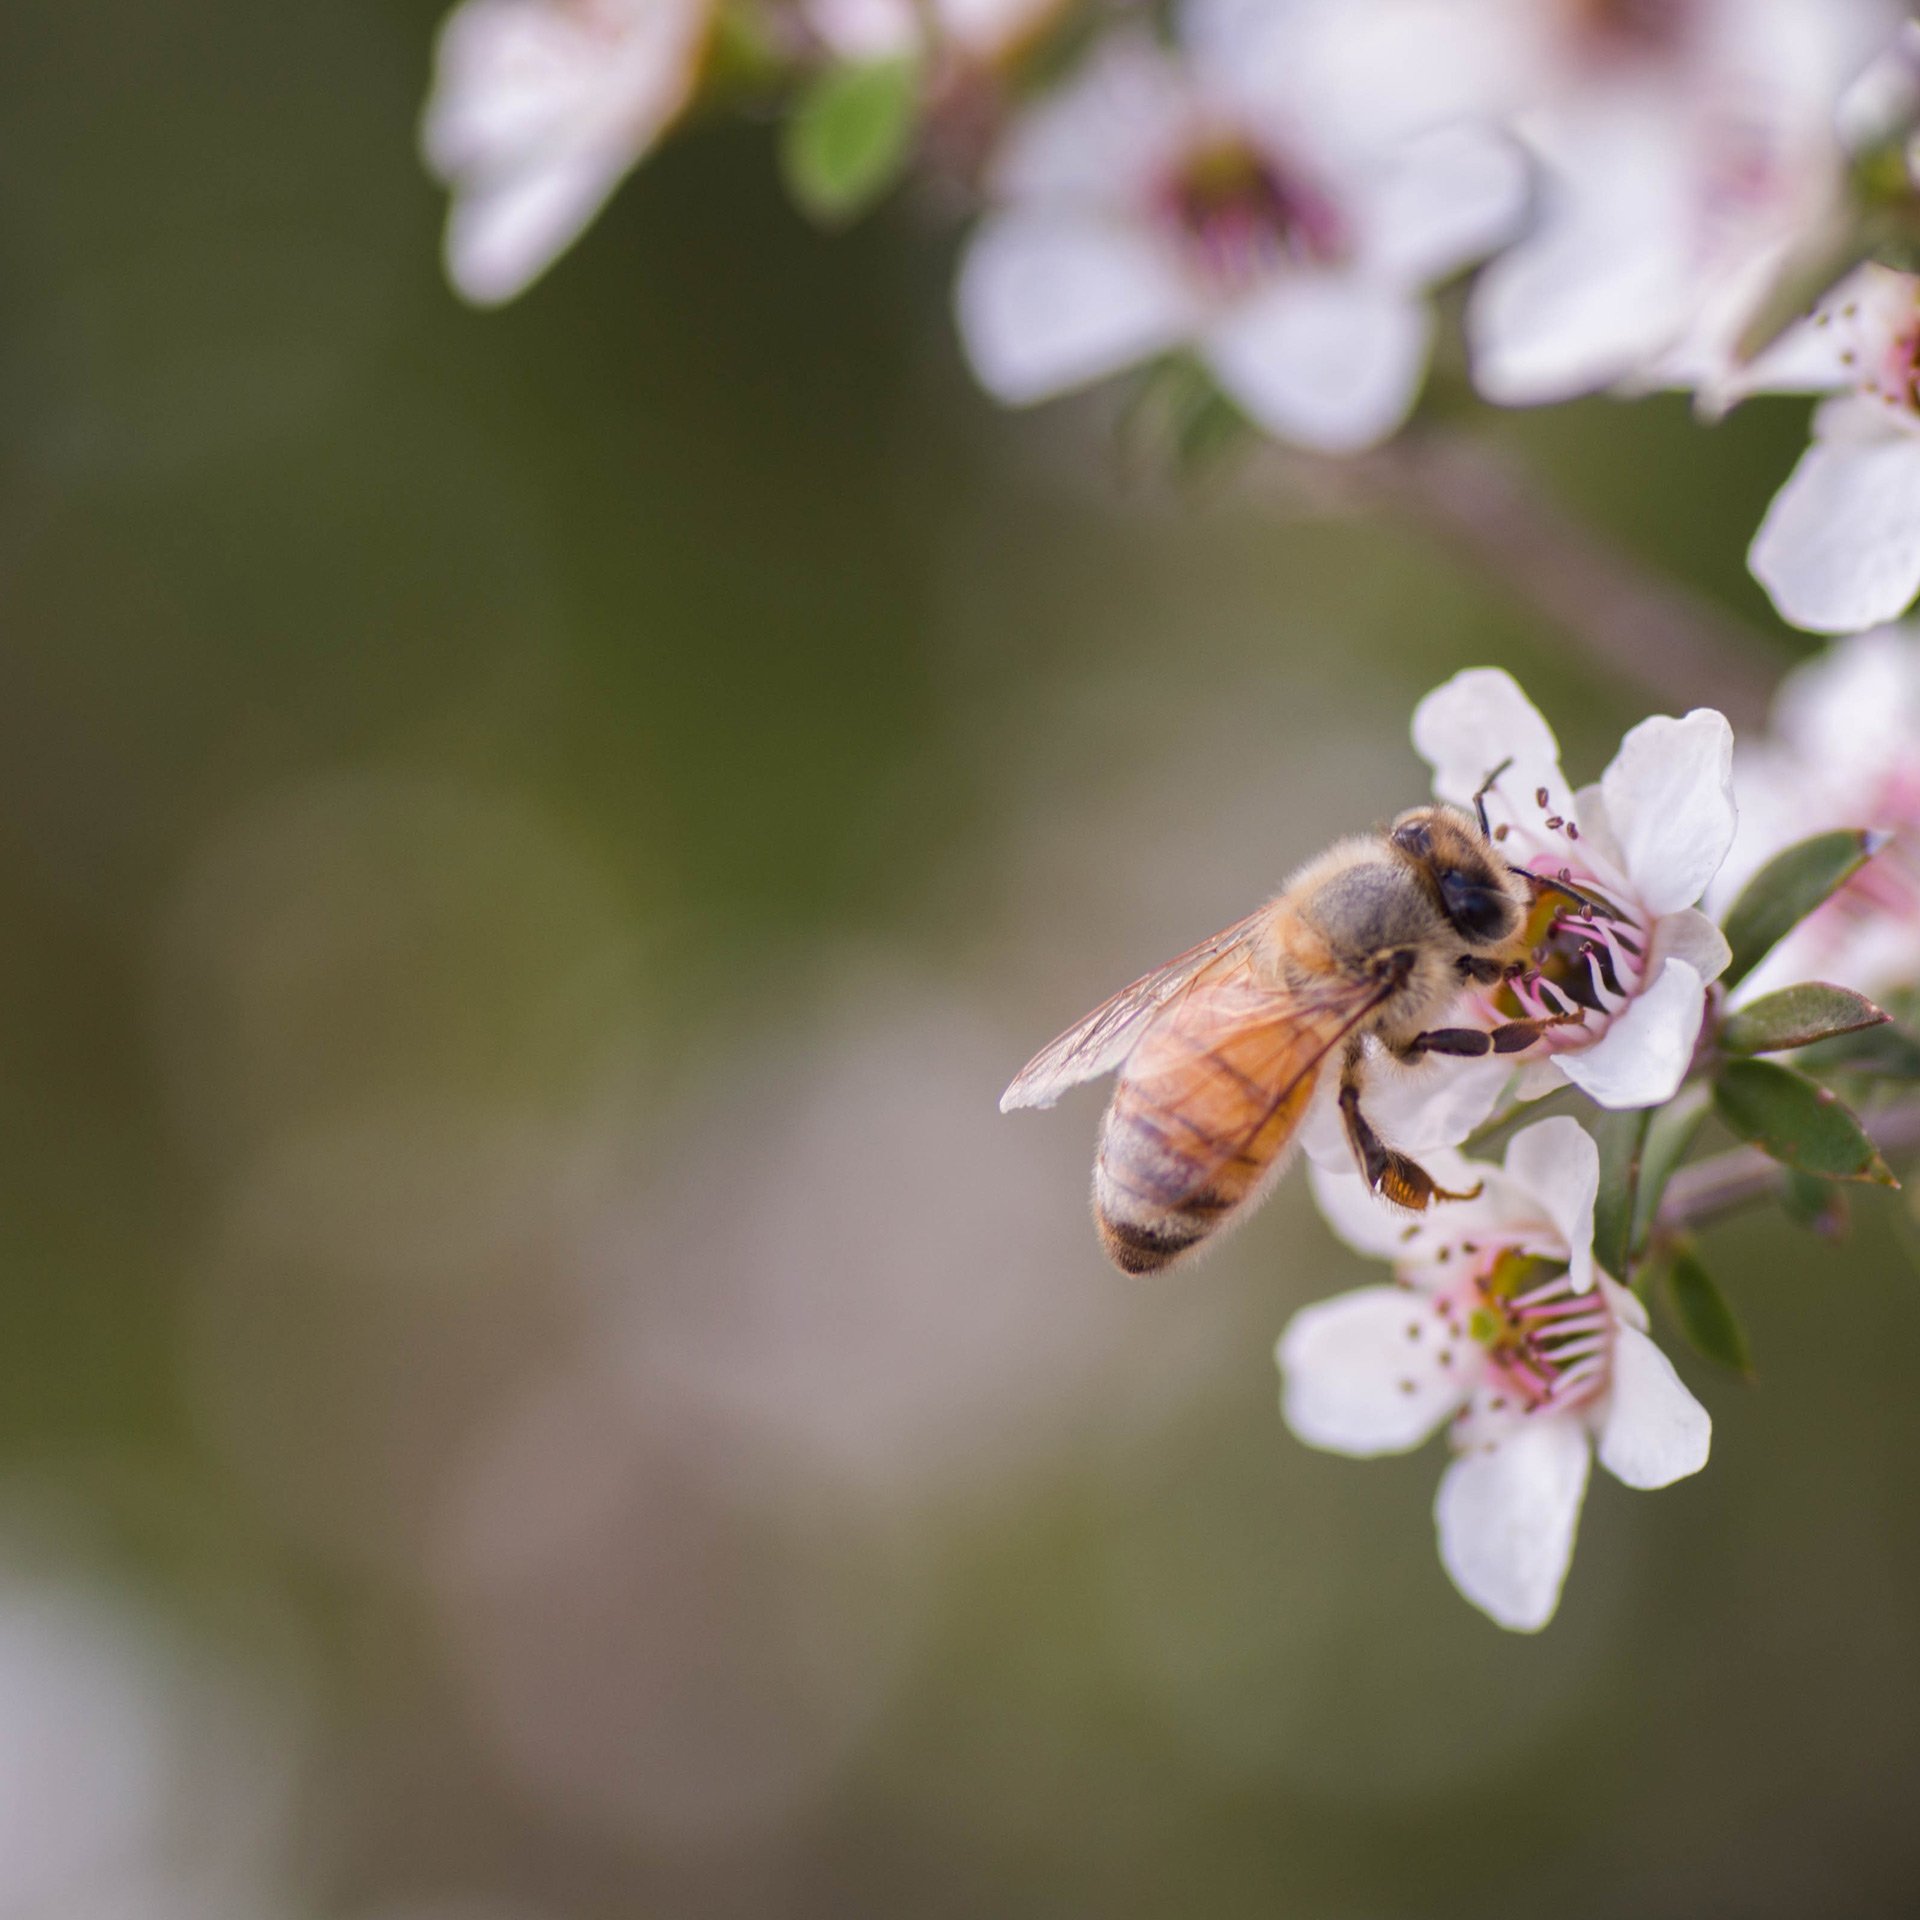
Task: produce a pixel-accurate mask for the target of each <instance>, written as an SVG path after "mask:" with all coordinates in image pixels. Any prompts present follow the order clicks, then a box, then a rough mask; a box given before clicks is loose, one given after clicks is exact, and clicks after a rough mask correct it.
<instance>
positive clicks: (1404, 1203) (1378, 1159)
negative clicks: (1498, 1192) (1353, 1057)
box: [1340, 1066, 1480, 1213]
mask: <svg viewBox="0 0 1920 1920" xmlns="http://www.w3.org/2000/svg"><path fill="white" fill-rule="evenodd" d="M1340 1118H1341V1119H1342V1120H1343V1121H1344V1122H1345V1123H1346V1128H1347V1143H1348V1145H1350V1146H1351V1147H1352V1148H1353V1157H1354V1159H1355V1160H1357V1161H1358V1162H1359V1163H1360V1171H1361V1173H1362V1174H1363V1175H1364V1176H1365V1178H1366V1182H1367V1185H1368V1186H1369V1187H1370V1188H1371V1189H1372V1190H1373V1191H1374V1192H1375V1193H1377V1194H1379V1195H1380V1196H1381V1197H1382V1198H1383V1199H1386V1200H1391V1201H1392V1202H1393V1204H1394V1205H1395V1206H1396V1207H1405V1208H1407V1209H1408V1211H1409V1212H1412V1213H1425V1212H1426V1210H1427V1209H1428V1208H1429V1207H1430V1206H1432V1204H1433V1203H1434V1202H1435V1201H1436V1200H1471V1199H1473V1198H1474V1196H1475V1195H1476V1194H1478V1193H1479V1191H1480V1185H1479V1183H1478V1182H1476V1183H1475V1184H1474V1185H1473V1186H1472V1187H1471V1188H1470V1189H1469V1190H1468V1191H1467V1192H1465V1193H1454V1192H1451V1191H1450V1190H1449V1189H1448V1188H1446V1187H1443V1186H1440V1185H1439V1184H1438V1183H1437V1182H1436V1181H1435V1180H1434V1177H1433V1175H1432V1174H1430V1173H1429V1172H1428V1171H1427V1170H1426V1168H1425V1167H1423V1166H1421V1165H1420V1163H1419V1162H1418V1161H1417V1160H1410V1159H1408V1157H1407V1156H1406V1155H1405V1154H1404V1153H1398V1152H1396V1151H1395V1150H1394V1149H1393V1148H1392V1147H1390V1146H1388V1145H1387V1143H1386V1142H1385V1141H1384V1140H1382V1139H1381V1138H1380V1136H1379V1135H1378V1134H1377V1133H1375V1132H1374V1130H1373V1128H1372V1126H1371V1125H1370V1124H1369V1123H1368V1120H1367V1116H1366V1115H1365V1114H1364V1113H1362V1112H1361V1111H1360V1085H1359V1082H1358V1081H1357V1080H1356V1079H1355V1078H1354V1076H1353V1068H1352V1067H1351V1066H1349V1068H1348V1070H1347V1072H1346V1073H1345V1074H1343V1075H1342V1076H1341V1080H1340Z"/></svg>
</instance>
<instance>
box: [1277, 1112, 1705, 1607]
mask: <svg viewBox="0 0 1920 1920" xmlns="http://www.w3.org/2000/svg"><path fill="white" fill-rule="evenodd" d="M1432 1170H1433V1172H1434V1173H1435V1174H1436V1175H1437V1176H1438V1177H1439V1178H1440V1179H1441V1180H1442V1181H1443V1182H1444V1183H1445V1184H1446V1185H1448V1186H1454V1187H1461V1188H1467V1187H1471V1186H1473V1185H1474V1184H1475V1183H1479V1185H1480V1192H1479V1194H1478V1196H1477V1197H1476V1198H1474V1199H1471V1200H1465V1201H1459V1202H1456V1203H1453V1204H1450V1205H1448V1206H1445V1207H1441V1208H1436V1209H1435V1210H1434V1211H1433V1212H1431V1213H1428V1214H1424V1215H1420V1216H1418V1217H1416V1218H1414V1219H1411V1220H1409V1218H1408V1217H1407V1215H1406V1214H1405V1213H1404V1212H1403V1211H1401V1210H1399V1209H1397V1208H1394V1207H1391V1206H1389V1205H1387V1204H1386V1203H1385V1202H1383V1201H1381V1200H1379V1199H1377V1198H1375V1197H1374V1196H1373V1195H1372V1194H1370V1193H1369V1192H1368V1191H1367V1188H1366V1183H1365V1182H1364V1181H1363V1180H1361V1179H1360V1178H1359V1177H1358V1175H1356V1174H1353V1173H1329V1172H1327V1171H1326V1170H1325V1169H1323V1168H1320V1167H1317V1166H1316V1167H1315V1168H1314V1169H1313V1173H1312V1179H1313V1188H1314V1193H1315V1195H1316V1197H1317V1198H1318V1199H1319V1201H1320V1205H1321V1209H1322V1211H1323V1212H1324V1213H1325V1214H1326V1216H1327V1219H1328V1221H1329V1222H1330V1223H1331V1225H1332V1226H1333V1229H1334V1231H1335V1232H1336V1233H1338V1234H1339V1235H1340V1236H1341V1238H1342V1239H1344V1240H1345V1241H1346V1242H1347V1243H1348V1245H1350V1246H1352V1247H1353V1248H1355V1249H1356V1250H1357V1251H1359V1252H1361V1253H1365V1254H1369V1255H1373V1256H1376V1257H1378V1258H1381V1259H1386V1260H1391V1261H1392V1262H1393V1265H1394V1274H1395V1281H1396V1284H1395V1285H1392V1286H1377V1287H1363V1288H1360V1289H1358V1290H1357V1291H1355V1292H1352V1293H1346V1294H1341V1295H1339V1296H1337V1297H1336V1298H1334V1299H1331V1300H1325V1301H1321V1302H1320V1303H1319V1304H1318V1305H1315V1306H1311V1307H1306V1308H1303V1309H1302V1310H1301V1311H1300V1312H1299V1313H1297V1314H1295V1315H1294V1317H1293V1319H1292V1321H1291V1322H1290V1323H1289V1324H1288V1326H1287V1329H1286V1332H1285V1333H1284V1334H1283V1335H1282V1336H1281V1339H1280V1343H1279V1348H1278V1353H1277V1358H1278V1360H1279V1365H1280V1370H1281V1375H1282V1383H1283V1390H1282V1401H1281V1405H1282V1411H1283V1412H1284V1414H1285V1416H1286V1420H1287V1424H1288V1425H1289V1426H1290V1427H1291V1428H1292V1429H1293V1431H1294V1433H1295V1434H1297V1435H1298V1436H1299V1438H1301V1439H1302V1440H1304V1441H1306V1442H1307V1444H1308V1445H1310V1446H1315V1447H1323V1448H1326V1449H1328V1450H1330V1451H1332V1452H1336V1453H1348V1454H1354V1455H1358V1456H1360V1457H1363V1458H1365V1457H1372V1456H1375V1455H1379V1454H1390V1453H1405V1452H1408V1451H1410V1450H1411V1449H1413V1448H1415V1447H1417V1446H1419V1445H1421V1443H1422V1442H1424V1441H1425V1440H1426V1439H1427V1438H1428V1436H1429V1435H1430V1434H1432V1433H1433V1432H1435V1431H1436V1430H1437V1429H1438V1428H1439V1427H1440V1426H1441V1425H1442V1424H1443V1423H1449V1424H1448V1427H1447V1437H1448V1443H1449V1445H1450V1447H1451V1449H1452V1451H1453V1454H1454V1459H1453V1462H1452V1464H1451V1465H1450V1466H1449V1467H1448V1468H1447V1470H1446V1472H1445V1474H1444V1475H1443V1476H1442V1478H1441V1482H1440V1491H1439V1495H1438V1498H1437V1500H1436V1502H1435V1506H1434V1518H1435V1521H1436V1523H1437V1526H1438V1529H1439V1538H1440V1558H1441V1561H1442V1563H1443V1564H1444V1566H1445V1567H1446V1570H1447V1572H1448V1574H1449V1576H1450V1577H1451V1578H1452V1580H1453V1582H1454V1584H1455V1585H1456V1586H1457V1587H1458V1588H1459V1589H1460V1591H1461V1592H1462V1593H1463V1594H1464V1595H1465V1596H1466V1597H1467V1598H1468V1599H1469V1600H1471V1601H1472V1602H1473V1604H1474V1605H1475V1606H1477V1607H1479V1608H1481V1609H1482V1611H1484V1612H1485V1613H1487V1614H1488V1615H1490V1616H1491V1617H1492V1618H1493V1619H1494V1620H1496V1621H1498V1622H1499V1624H1500V1625H1501V1626H1503V1627H1509V1628H1513V1629H1515V1630H1518V1631H1521V1632H1532V1631H1534V1630H1536V1629H1538V1628H1540V1627H1543V1626H1545V1625H1546V1623H1547V1621H1548V1620H1549V1619H1551V1618H1552V1616H1553V1612H1554V1609H1555V1608H1556V1606H1557V1605H1558V1604H1559V1599H1560V1589H1561V1586H1562V1584H1563V1582H1564V1581H1565V1579H1566V1574H1567V1567H1568V1565H1569V1563H1570V1561H1571V1559H1572V1556H1573V1541H1574V1534H1575V1531H1576V1529H1577V1527H1578V1525H1579V1519H1580V1507H1581V1502H1582V1500H1583V1499H1584V1497H1585V1493H1586V1485H1587V1472H1588V1466H1589V1461H1590V1456H1591V1454H1592V1453H1593V1452H1595V1451H1597V1452H1598V1453H1599V1456H1600V1463H1601V1465H1602V1466H1604V1467H1605V1468H1606V1469H1607V1470H1608V1471H1609V1472H1610V1473H1612V1474H1613V1475H1614V1476H1615V1477H1616V1478H1617V1479H1619V1480H1621V1481H1623V1482H1625V1484H1626V1485H1628V1486H1630V1487H1663V1486H1667V1485H1669V1484H1670V1483H1671V1482H1673V1481H1675V1480H1678V1479H1680V1478H1682V1477H1683V1476H1685V1475H1687V1474H1690V1473H1697V1472H1698V1471H1699V1470H1700V1469H1701V1468H1702V1467H1703V1466H1705V1465H1706V1461H1707V1448H1708V1442H1709V1438H1710V1435H1711V1423H1710V1421H1709V1420H1708V1418H1707V1414H1706V1410H1705V1409H1704V1408H1703V1407H1701V1405H1700V1404H1699V1402H1698V1401H1696V1400H1695V1399H1694V1397H1693V1396H1692V1394H1690V1393H1689V1392H1688V1391H1687V1389H1686V1387H1685V1386H1684V1385H1682V1384H1681V1381H1680V1378H1679V1376H1678V1375H1677V1374H1676V1373H1675V1372H1674V1370H1673V1367H1672V1365H1671V1364H1670V1363H1669V1362H1668V1360H1667V1359H1666V1357H1665V1356H1664V1355H1663V1354H1662V1353H1661V1352H1660V1350H1659V1348H1657V1347H1656V1346H1655V1345H1654V1344H1653V1342H1652V1341H1651V1340H1650V1339H1648V1337H1647V1333H1646V1326H1647V1316H1646V1310H1645V1309H1644V1308H1643V1307H1642V1306H1641V1305H1640V1303H1639V1302H1638V1301H1637V1300H1636V1299H1635V1298H1634V1297H1633V1295H1632V1294H1631V1293H1629V1292H1628V1291H1627V1290H1626V1289H1625V1288H1624V1287H1620V1286H1617V1285H1615V1284H1614V1282H1613V1281H1612V1280H1611V1279H1609V1278H1608V1277H1607V1276H1606V1275H1605V1274H1602V1273H1599V1272H1597V1271H1596V1269H1595V1268H1594V1265H1593V1207H1594V1196H1595V1194H1596V1192H1597V1191H1598V1187H1599V1179H1600V1162H1599V1154H1598V1152H1597V1151H1596V1149H1595V1147H1594V1145H1593V1142H1592V1140H1591V1139H1590V1138H1589V1137H1588V1136H1587V1135H1586V1134H1585V1133H1584V1132H1582V1131H1581V1129H1580V1127H1579V1125H1578V1123H1577V1122H1575V1121H1573V1120H1571V1119H1569V1118H1566V1117H1565V1116H1561V1117H1559V1118H1555V1119H1552V1120H1543V1121H1541V1122H1539V1124H1538V1125H1536V1126H1532V1127H1528V1128H1526V1129H1525V1130H1524V1131H1523V1132H1521V1133H1518V1134H1516V1135H1515V1136H1514V1139H1513V1141H1512V1143H1511V1145H1510V1146H1509V1147H1508V1149H1507V1156H1506V1160H1505V1163H1504V1165H1502V1166H1499V1167H1494V1166H1485V1165H1480V1164H1478V1163H1475V1162H1471V1161H1468V1160H1465V1159H1463V1158H1462V1157H1461V1156H1459V1155H1458V1154H1447V1155H1443V1156H1440V1157H1437V1158H1436V1159H1435V1160H1434V1161H1433V1163H1432Z"/></svg>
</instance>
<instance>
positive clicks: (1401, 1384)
mask: <svg viewBox="0 0 1920 1920" xmlns="http://www.w3.org/2000/svg"><path fill="white" fill-rule="evenodd" d="M1461 1342H1462V1336H1459V1335H1456V1334H1454V1333H1453V1332H1452V1331H1451V1329H1449V1328H1448V1326H1447V1325H1446V1323H1445V1322H1444V1321H1443V1320H1442V1319H1441V1318H1440V1316H1439V1315H1438V1314H1437V1313H1435V1311H1434V1309H1433V1302H1432V1301H1431V1300H1429V1299H1428V1298H1427V1297H1426V1296H1425V1295H1424V1294H1418V1293H1409V1292H1408V1291H1406V1290H1405V1289H1404V1288H1401V1287H1362V1288H1360V1289H1358V1290H1357V1291H1356V1292H1353V1293H1343V1294H1338V1295H1336V1296H1335V1297H1334V1298H1333V1299H1331V1300H1322V1301H1319V1302H1318V1303H1316V1304H1315V1305H1313V1306H1311V1307H1302V1308H1301V1309H1300V1311H1299V1312H1298V1313H1296V1314H1295V1315H1294V1316H1293V1318H1292V1319H1291V1320H1290V1321H1289V1322H1288V1323H1287V1330H1286V1332H1285V1333H1283V1334H1282V1335H1281V1336H1280V1343H1279V1345H1278V1346H1277V1347H1276V1348H1275V1350H1274V1358H1275V1359H1276V1360H1277V1361H1278V1362H1279V1365H1280V1374H1281V1392H1280V1411H1281V1413H1282V1414H1283V1415H1284V1416H1285V1418H1286V1422H1287V1425H1288V1426H1289V1427H1291V1428H1292V1429H1293V1431H1294V1433H1295V1434H1296V1435H1297V1436H1298V1437H1299V1438H1300V1439H1302V1440H1304V1441H1305V1442H1306V1443H1307V1445H1308V1446H1310V1447H1322V1448H1325V1449H1326V1450H1327V1451H1328V1452H1331V1453H1350V1454H1354V1455H1356V1456H1358V1457H1360V1458H1362V1459H1367V1458H1371V1457H1372V1456H1374V1455H1377V1454H1383V1453H1405V1452H1407V1451H1409V1450H1410V1449H1411V1448H1413V1447H1417V1446H1418V1445H1419V1444H1420V1443H1421V1441H1423V1440H1424V1439H1426V1437H1427V1436H1428V1435H1429V1434H1430V1433H1432V1432H1433V1431H1434V1430H1435V1429H1436V1428H1437V1427H1438V1426H1439V1425H1440V1423H1441V1422H1442V1421H1443V1420H1445V1419H1446V1418H1447V1417H1448V1416H1449V1415H1450V1414H1452V1413H1453V1412H1454V1411H1455V1409H1456V1408H1458V1407H1459V1406H1460V1405H1461V1403H1462V1402H1463V1401H1464V1400H1465V1399H1466V1396H1467V1392H1468V1389H1469V1386H1470V1385H1471V1369H1470V1368H1469V1366H1468V1365H1467V1364H1466V1363H1467V1361H1468V1360H1469V1359H1470V1358H1471V1357H1472V1355H1471V1352H1470V1351H1468V1352H1461V1351H1459V1347H1460V1345H1461ZM1443 1353H1451V1354H1452V1355H1453V1358H1452V1360H1451V1363H1450V1364H1449V1363H1443V1362H1442V1361H1441V1359H1440V1356H1441V1354H1443Z"/></svg>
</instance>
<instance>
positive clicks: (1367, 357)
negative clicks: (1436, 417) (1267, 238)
mask: <svg viewBox="0 0 1920 1920" xmlns="http://www.w3.org/2000/svg"><path fill="white" fill-rule="evenodd" d="M1431 331H1432V322H1431V319H1430V317H1429V315H1428V313H1427V310H1426V306H1425V304H1424V302H1422V301H1420V300H1419V299H1417V298H1415V297H1413V296H1412V295H1409V294H1406V293H1403V292H1401V291H1400V290H1399V289H1397V288H1392V287H1384V286H1376V285H1373V284H1370V283H1369V282H1367V281H1364V280H1361V279H1358V278H1356V277H1353V276H1351V275H1346V274H1326V273H1323V274H1308V275H1302V276H1299V277H1295V276H1291V275H1281V276H1278V277H1276V278H1275V279H1274V280H1273V281H1272V283H1271V284H1270V285H1268V286H1267V287H1265V288H1263V289H1262V290H1261V291H1260V292H1258V293H1255V294H1254V295H1252V296H1251V297H1250V298H1248V299H1246V300H1244V301H1242V302H1240V303H1239V304H1238V305H1237V306H1234V307H1232V308H1230V309H1228V310H1227V311H1226V312H1225V313H1223V314H1222V315H1220V317H1219V318H1218V319H1216V320H1215V321H1214V322H1213V323H1212V324H1211V325H1210V326H1209V327H1208V329H1207V333H1206V337H1205V340H1204V342H1203V351H1204V353H1205V356H1206V359H1207V363H1208V364H1209V365H1210V366H1211V367H1212V369H1213V372H1214V375H1215V377H1216V378H1217V379H1218V380H1219V382H1220V384H1221V385H1222V386H1223V387H1224V388H1225V389H1226V390H1227V392H1228V393H1229V394H1231V395H1232V397H1233V398H1234V399H1235V400H1236V401H1238V402H1239V404H1240V406H1241V407H1242V408H1244V409H1245V411H1246V412H1247V414H1248V415H1249V416H1250V417H1251V418H1252V419H1253V420H1254V421H1255V422H1257V423H1258V424H1259V425H1260V426H1262V427H1264V428H1265V429H1266V430H1267V432H1269V433H1271V434H1274V435H1275V436H1277V437H1278V438H1280V439H1282V440H1290V441H1293V442H1295V443H1297V444H1298V445H1300V446H1305V447H1317V448H1320V449H1321V450H1323V451H1324V452H1327V453H1351V452H1354V451H1356V450H1357V449H1359V448H1361V447H1370V446H1372V445H1374V444H1375V442H1377V441H1380V440H1384V439H1385V438H1386V437H1387V435H1388V434H1390V433H1392V432H1393V431H1394V429H1395V428H1396V427H1398V426H1399V425H1400V424H1401V422H1402V421H1404V420H1405V419H1406V417H1407V414H1408V413H1409V412H1410V411H1411V409H1412V407H1413V401H1414V396H1415V394H1417V393H1418V392H1419V390H1420V379H1421V375H1422V374H1423V373H1424V372H1425V370H1426V364H1427V340H1428V336H1429V334H1430V333H1431Z"/></svg>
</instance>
